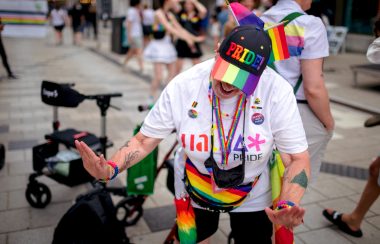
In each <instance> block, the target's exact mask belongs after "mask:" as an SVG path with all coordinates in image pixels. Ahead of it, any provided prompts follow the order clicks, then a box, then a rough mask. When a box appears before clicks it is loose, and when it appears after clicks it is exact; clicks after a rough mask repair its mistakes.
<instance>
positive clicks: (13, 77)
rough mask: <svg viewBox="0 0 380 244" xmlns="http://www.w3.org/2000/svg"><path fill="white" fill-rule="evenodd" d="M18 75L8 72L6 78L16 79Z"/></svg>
mask: <svg viewBox="0 0 380 244" xmlns="http://www.w3.org/2000/svg"><path fill="white" fill-rule="evenodd" d="M17 78H18V77H17V76H15V75H14V74H10V75H8V79H10V80H15V79H17Z"/></svg>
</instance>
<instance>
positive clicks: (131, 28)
mask: <svg viewBox="0 0 380 244" xmlns="http://www.w3.org/2000/svg"><path fill="white" fill-rule="evenodd" d="M129 5H130V7H129V8H128V12H127V19H126V29H127V38H128V46H129V50H128V52H127V55H126V56H125V60H124V65H125V66H126V65H127V64H128V62H129V60H130V59H131V58H132V57H136V59H137V63H138V65H139V69H140V70H139V71H140V72H143V71H144V64H143V59H142V51H143V29H142V22H141V0H130V4H129Z"/></svg>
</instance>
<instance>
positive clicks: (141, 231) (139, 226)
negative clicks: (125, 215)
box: [125, 218, 152, 238]
mask: <svg viewBox="0 0 380 244" xmlns="http://www.w3.org/2000/svg"><path fill="white" fill-rule="evenodd" d="M125 230H126V233H127V236H128V237H129V238H132V237H135V236H141V235H147V234H150V233H152V231H151V230H150V229H149V226H148V225H147V223H146V221H145V219H144V218H141V219H140V220H139V221H138V222H137V223H136V224H135V225H132V226H128V227H126V228H125Z"/></svg>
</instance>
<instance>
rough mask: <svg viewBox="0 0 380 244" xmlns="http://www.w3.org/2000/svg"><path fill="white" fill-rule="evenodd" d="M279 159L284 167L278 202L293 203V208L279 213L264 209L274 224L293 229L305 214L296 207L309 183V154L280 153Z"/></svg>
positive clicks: (303, 210)
mask: <svg viewBox="0 0 380 244" xmlns="http://www.w3.org/2000/svg"><path fill="white" fill-rule="evenodd" d="M281 158H282V161H283V163H284V166H285V172H284V176H283V182H282V189H281V195H280V201H290V202H293V203H294V204H295V206H293V207H292V208H285V209H282V210H280V211H276V210H272V209H270V208H266V209H265V211H266V213H267V215H268V217H269V219H270V220H271V221H272V222H273V223H274V224H279V225H284V226H286V227H288V228H293V227H295V226H297V225H300V224H301V223H302V221H303V216H304V214H305V209H303V208H301V207H299V206H298V205H299V203H300V201H301V199H302V196H303V195H304V193H305V190H306V188H307V186H308V183H309V178H310V161H309V154H308V152H307V151H305V152H302V153H297V154H286V153H282V154H281ZM274 207H276V206H274Z"/></svg>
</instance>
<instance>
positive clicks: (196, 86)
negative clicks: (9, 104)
mask: <svg viewBox="0 0 380 244" xmlns="http://www.w3.org/2000/svg"><path fill="white" fill-rule="evenodd" d="M214 62H215V61H214V59H209V60H207V61H205V62H202V63H200V64H198V65H196V66H193V67H192V68H190V69H188V70H187V71H185V72H183V73H181V74H179V75H178V76H176V77H175V78H174V79H173V80H172V81H171V82H170V83H169V84H168V85H167V87H166V88H165V90H164V91H163V92H162V94H161V96H160V98H159V100H158V101H157V103H156V104H155V105H154V107H153V109H152V110H151V111H150V112H149V114H148V116H147V117H146V118H145V121H144V124H143V126H142V128H141V130H140V131H141V133H142V134H144V135H145V136H149V137H153V138H165V137H166V136H168V135H169V134H170V133H171V132H172V131H173V129H175V130H176V133H177V139H178V141H179V142H180V144H181V146H182V147H183V149H184V153H185V154H186V155H187V156H188V157H189V158H190V160H191V161H192V162H193V164H194V165H195V166H196V167H197V169H198V170H199V171H200V172H201V173H204V174H207V170H206V168H205V166H204V162H205V160H206V159H207V158H208V157H209V155H210V147H211V141H210V140H211V139H210V128H211V104H210V100H209V98H208V91H209V76H210V72H211V69H212V67H213V65H214ZM237 99H238V97H235V98H231V99H227V100H221V110H222V113H223V114H225V115H224V116H223V126H224V129H225V133H226V134H228V130H229V128H230V125H231V123H232V118H231V117H232V116H227V115H226V114H232V113H233V111H234V110H235V107H236V102H237ZM194 101H196V102H198V105H197V106H196V108H195V110H196V111H197V112H198V116H197V117H196V118H190V117H189V115H188V111H189V109H191V108H192V107H191V106H192V104H193V102H194ZM245 114H246V116H245V135H244V137H245V145H246V149H247V151H246V167H245V168H246V172H245V179H244V182H243V184H246V183H249V182H252V181H253V180H254V178H255V177H256V176H258V175H260V174H261V173H262V175H261V177H260V179H259V181H258V183H257V184H256V186H255V187H254V188H253V189H252V191H251V193H250V194H249V196H248V197H247V199H246V200H245V202H244V203H243V204H242V205H241V206H240V207H238V208H237V209H235V210H234V211H237V212H239V211H240V212H245V211H259V210H263V209H264V208H265V207H267V206H270V205H271V187H270V181H269V173H268V160H269V157H270V155H271V153H272V149H273V146H274V145H276V146H277V148H278V149H279V150H280V151H281V152H285V153H290V154H294V153H300V152H303V151H306V150H307V142H306V138H305V132H304V130H303V126H302V121H301V118H300V115H299V112H298V108H297V104H296V100H295V97H294V95H293V93H292V88H291V87H290V85H289V84H288V83H287V82H286V81H285V80H284V79H283V78H282V77H281V76H279V75H278V74H277V73H276V72H274V71H273V70H271V69H266V70H265V71H264V73H263V75H262V76H261V79H260V82H259V83H258V86H257V88H256V90H255V92H254V94H253V95H252V96H250V97H249V98H248V99H247V105H246V113H245ZM243 118H244V114H242V115H241V117H240V120H239V123H238V127H237V129H236V134H235V137H234V138H233V141H232V144H231V153H230V156H229V163H228V165H227V166H226V167H225V169H229V168H233V167H236V166H237V165H239V164H241V158H240V157H241V150H242V147H243V144H242V127H243ZM214 123H216V120H215V116H214ZM215 135H216V136H215V138H214V147H215V148H216V151H214V158H215V160H216V162H220V160H221V151H220V144H219V141H218V139H217V135H218V134H217V132H216V131H215ZM218 164H219V163H218ZM219 166H220V164H219Z"/></svg>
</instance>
